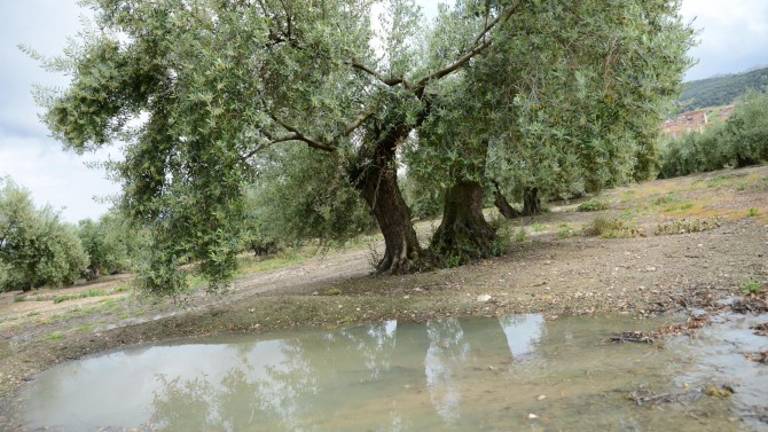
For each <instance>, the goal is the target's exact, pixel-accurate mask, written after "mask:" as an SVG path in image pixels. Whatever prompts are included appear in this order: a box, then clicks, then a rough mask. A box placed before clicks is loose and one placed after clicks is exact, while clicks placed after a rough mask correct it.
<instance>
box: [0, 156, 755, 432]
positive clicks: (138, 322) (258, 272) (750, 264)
mask: <svg viewBox="0 0 768 432" xmlns="http://www.w3.org/2000/svg"><path fill="white" fill-rule="evenodd" d="M597 199H598V200H600V201H601V202H604V203H605V204H606V205H607V209H606V210H602V211H598V212H579V211H577V206H578V204H579V202H572V203H558V205H556V206H553V207H551V209H550V210H551V211H550V212H548V213H546V214H543V215H541V216H537V217H534V218H525V219H519V220H515V221H512V222H511V223H510V224H509V225H508V226H507V227H506V229H505V230H503V232H504V233H505V234H504V235H505V236H507V237H509V240H510V246H509V252H508V253H507V254H506V255H504V256H501V257H498V258H494V259H489V260H484V261H481V262H478V263H476V264H473V265H468V266H463V267H458V268H453V269H442V270H436V271H432V272H426V273H420V274H415V275H408V276H387V277H373V276H370V275H369V272H370V268H371V267H370V259H371V251H370V247H369V246H367V245H366V243H371V245H372V246H373V247H374V248H375V247H377V246H378V247H379V248H380V247H381V245H380V239H378V238H376V237H371V238H369V239H361V240H358V241H357V242H355V243H354V244H352V245H350V246H349V247H348V248H345V249H340V250H334V251H330V252H328V253H327V254H325V255H323V256H307V254H306V253H299V254H294V255H290V256H281V257H277V258H273V259H269V260H265V261H254V260H253V259H244V264H245V265H244V270H243V272H242V273H243V274H242V275H241V276H240V277H238V279H237V280H236V281H235V283H234V284H233V286H232V287H231V288H230V289H229V290H228V291H227V292H225V293H219V294H210V293H207V292H206V291H205V290H204V289H198V290H196V291H195V292H193V293H191V294H190V295H189V296H188V297H187V298H185V299H184V300H183V301H182V302H179V301H171V300H168V299H147V298H145V297H143V296H141V295H140V293H137V292H134V290H133V289H132V288H130V287H129V286H130V285H129V280H130V277H129V276H118V277H112V278H111V279H108V280H104V281H99V282H98V283H95V284H89V285H84V286H79V287H76V288H68V289H51V290H41V291H35V292H33V293H30V294H26V295H22V294H21V293H5V294H2V295H0V426H3V425H4V424H8V425H11V424H13V420H12V419H10V418H8V417H7V416H9V415H11V413H12V412H13V409H12V406H13V405H14V402H15V399H14V392H15V390H16V389H18V388H19V386H20V385H21V384H22V383H23V382H24V381H25V380H28V379H29V377H31V376H32V375H33V374H35V373H37V372H39V371H40V370H42V369H45V368H46V367H49V366H50V365H52V364H55V363H57V362H60V361H64V360H69V359H74V358H78V357H80V356H83V355H86V354H89V353H93V352H99V351H104V350H109V349H113V348H117V347H120V346H122V345H126V344H136V343H142V342H146V341H153V340H160V339H168V338H178V337H194V336H202V335H209V334H213V333H221V332H262V331H268V330H272V329H282V328H290V327H295V326H337V325H343V324H350V323H357V322H365V321H376V320H382V319H400V320H406V321H423V320H428V319H432V318H436V317H444V316H468V315H498V314H507V313H523V312H526V313H528V312H542V313H545V314H546V315H547V317H549V318H554V317H556V316H559V315H564V314H606V313H622V314H631V315H633V316H637V317H643V316H647V315H653V314H658V313H662V312H668V311H674V310H680V309H682V308H685V307H687V306H688V305H689V303H691V302H692V301H693V299H695V298H701V297H707V298H710V299H712V298H714V299H719V298H726V297H729V296H733V295H739V294H740V293H741V290H742V289H743V288H744V287H745V286H746V285H747V284H749V283H750V282H753V283H757V284H758V285H762V286H765V285H766V284H768V258H767V257H768V166H761V167H754V168H748V169H742V170H726V171H718V172H713V173H707V174H702V175H694V176H689V177H683V178H678V179H671V180H660V181H652V182H646V183H641V184H638V185H633V186H629V187H622V188H616V189H612V190H609V191H606V192H604V193H603V194H601V195H600V196H599V197H597ZM582 201H583V200H582ZM490 213H493V212H490ZM596 218H603V219H608V220H610V219H613V218H618V219H620V220H622V221H624V223H625V224H626V226H629V227H631V229H628V230H626V231H623V232H619V237H621V236H622V235H626V236H629V237H628V238H602V237H599V236H597V237H596V236H592V237H587V236H585V235H582V234H581V231H582V230H583V229H584V228H585V227H588V226H589V225H590V224H592V222H593V221H594V220H595V219H596ZM679 220H687V221H714V220H717V223H718V225H719V226H711V225H707V226H706V227H707V228H713V229H708V230H706V231H702V232H688V230H687V229H685V227H688V225H686V224H683V225H680V226H682V227H684V228H683V229H678V228H677V225H675V227H676V228H674V229H673V232H674V234H673V235H655V233H656V230H657V229H658V227H659V226H660V225H662V226H663V225H665V224H668V223H669V222H671V221H679ZM437 223H438V221H427V222H421V223H419V224H418V225H417V230H418V232H419V234H420V236H422V237H423V239H424V240H425V241H426V240H427V239H428V238H429V233H430V232H431V231H432V230H433V229H434V227H435V226H436V225H437ZM694 225H695V224H694ZM695 226H699V225H695ZM681 231H684V232H681ZM613 235H615V233H614V234H607V236H613ZM197 285H198V286H199V285H200V284H199V283H198V284H197ZM7 427H9V428H12V426H7Z"/></svg>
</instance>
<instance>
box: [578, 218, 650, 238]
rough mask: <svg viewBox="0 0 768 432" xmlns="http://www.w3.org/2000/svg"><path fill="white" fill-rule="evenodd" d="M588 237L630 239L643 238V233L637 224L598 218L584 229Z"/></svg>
mask: <svg viewBox="0 0 768 432" xmlns="http://www.w3.org/2000/svg"><path fill="white" fill-rule="evenodd" d="M583 233H584V235H586V236H599V237H602V238H629V237H637V236H642V235H643V232H642V230H641V229H640V228H638V227H637V226H636V224H634V223H631V222H628V221H625V220H623V219H619V218H604V217H598V218H595V220H593V221H592V223H591V224H590V225H588V226H587V227H585V228H584V231H583Z"/></svg>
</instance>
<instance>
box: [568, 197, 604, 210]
mask: <svg viewBox="0 0 768 432" xmlns="http://www.w3.org/2000/svg"><path fill="white" fill-rule="evenodd" d="M608 208H609V205H608V203H607V202H605V201H601V200H597V199H591V200H589V201H584V202H583V203H581V204H579V206H578V207H576V210H577V211H580V212H594V211H600V210H607V209H608Z"/></svg>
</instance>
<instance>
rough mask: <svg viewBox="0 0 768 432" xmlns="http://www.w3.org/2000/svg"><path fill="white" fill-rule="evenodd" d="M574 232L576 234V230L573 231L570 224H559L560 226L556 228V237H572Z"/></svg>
mask: <svg viewBox="0 0 768 432" xmlns="http://www.w3.org/2000/svg"><path fill="white" fill-rule="evenodd" d="M575 234H576V231H574V229H573V228H571V226H570V225H568V224H560V226H559V227H558V229H557V237H558V238H561V239H566V238H568V237H573V236H574V235H575Z"/></svg>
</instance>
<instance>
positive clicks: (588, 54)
mask: <svg viewBox="0 0 768 432" xmlns="http://www.w3.org/2000/svg"><path fill="white" fill-rule="evenodd" d="M678 10H679V2H674V1H666V0H658V1H644V0H642V1H641V0H626V1H620V2H611V3H606V2H603V1H597V0H588V1H581V2H555V1H551V2H548V1H543V2H532V3H530V4H527V5H526V7H525V9H524V10H522V11H521V12H520V13H518V14H516V15H515V16H513V17H511V19H510V20H508V21H507V22H505V25H502V26H499V28H498V29H497V31H496V32H495V34H494V43H493V45H492V46H491V47H490V48H489V49H488V50H487V51H486V52H485V53H484V55H483V56H481V57H478V58H477V60H476V61H475V62H473V63H472V64H471V65H469V66H468V67H466V68H464V69H463V72H462V74H460V75H457V76H456V77H455V78H457V82H454V83H452V85H453V87H454V89H455V90H454V91H452V92H449V93H448V95H450V97H443V98H441V99H440V100H437V101H436V102H435V106H436V108H434V109H433V110H432V112H431V116H430V117H429V118H428V119H427V120H426V122H425V125H424V127H422V128H421V129H420V131H419V137H420V139H419V141H418V143H417V144H415V145H414V147H413V148H412V149H409V150H408V151H407V152H406V159H407V160H408V161H409V172H413V173H414V174H415V175H416V176H417V178H420V179H425V182H424V184H425V185H430V184H431V186H432V188H434V189H442V190H444V191H445V206H444V215H443V223H442V224H441V226H440V228H439V229H438V230H437V232H436V234H435V237H434V238H433V240H432V250H433V251H434V252H435V253H436V254H437V255H440V256H446V255H448V256H449V257H451V259H452V260H454V261H455V260H456V259H458V260H459V261H466V260H468V259H472V258H477V257H483V256H488V255H489V254H491V253H493V252H494V247H493V240H494V236H493V235H492V232H491V231H490V230H489V227H488V224H487V222H486V221H485V219H484V217H483V213H482V205H483V203H484V195H485V192H486V191H488V190H492V191H493V193H494V201H495V202H496V204H497V205H498V206H499V207H500V210H501V212H502V213H503V214H505V215H507V216H517V215H519V214H521V213H522V214H528V215H530V214H535V213H537V212H539V211H541V197H542V196H549V197H564V198H565V197H570V196H574V195H580V194H583V193H585V192H596V191H598V190H599V189H600V188H602V187H605V186H610V185H615V184H619V183H622V182H625V181H628V180H631V179H632V178H633V176H635V175H637V176H639V177H644V176H647V175H648V174H639V173H640V171H643V170H644V171H646V172H647V171H650V170H652V169H653V167H652V165H654V162H653V155H654V153H655V148H654V147H653V146H654V144H655V137H656V134H657V133H658V129H659V126H660V124H661V121H662V119H663V117H662V114H663V108H664V106H665V104H666V103H667V101H668V100H670V99H671V98H673V97H674V96H675V94H676V92H677V91H678V89H679V85H680V81H681V79H682V74H683V72H684V71H685V69H686V67H687V66H688V65H689V61H688V59H687V57H686V51H687V48H688V47H689V46H690V38H691V32H690V30H689V28H688V27H687V26H686V25H685V24H684V23H682V21H681V19H680V17H679V14H678ZM444 84H445V83H444ZM429 179H432V181H431V182H430V181H429ZM507 195H510V196H514V197H515V198H517V199H518V200H520V201H522V202H523V209H522V212H519V211H517V209H514V208H513V207H512V206H510V205H509V204H508V202H507V201H506V199H505V196H507Z"/></svg>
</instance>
